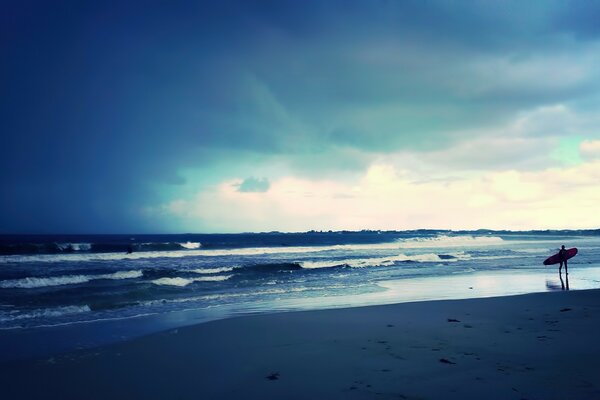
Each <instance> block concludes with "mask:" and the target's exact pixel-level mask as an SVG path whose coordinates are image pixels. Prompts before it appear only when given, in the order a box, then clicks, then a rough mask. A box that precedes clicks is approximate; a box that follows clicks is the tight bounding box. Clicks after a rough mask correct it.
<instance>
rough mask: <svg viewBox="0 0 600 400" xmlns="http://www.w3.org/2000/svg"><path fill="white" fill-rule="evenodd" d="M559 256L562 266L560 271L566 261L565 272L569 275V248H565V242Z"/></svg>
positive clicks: (559, 270) (559, 269) (560, 269)
mask: <svg viewBox="0 0 600 400" xmlns="http://www.w3.org/2000/svg"><path fill="white" fill-rule="evenodd" d="M558 258H559V259H560V266H559V267H558V273H559V274H560V273H561V272H562V266H563V263H565V274H567V275H569V270H568V269H567V249H565V245H564V244H563V245H562V247H561V248H560V251H559V252H558Z"/></svg>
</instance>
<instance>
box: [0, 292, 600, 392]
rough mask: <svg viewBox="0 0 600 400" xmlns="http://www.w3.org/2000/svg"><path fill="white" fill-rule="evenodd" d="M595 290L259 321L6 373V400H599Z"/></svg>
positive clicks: (34, 363)
mask: <svg viewBox="0 0 600 400" xmlns="http://www.w3.org/2000/svg"><path fill="white" fill-rule="evenodd" d="M599 331H600V290H583V291H570V292H569V291H565V292H551V293H539V294H528V295H521V296H511V297H497V298H484V299H468V300H445V301H428V302H418V303H404V304H394V305H382V306H370V307H356V308H348V309H336V310H321V311H306V312H291V313H280V314H271V315H257V316H249V317H239V318H232V319H227V320H221V321H213V322H209V323H205V324H199V325H195V326H190V327H186V328H180V329H176V330H171V331H167V332H163V333H159V334H154V335H150V336H146V337H142V338H138V339H135V340H131V341H128V342H124V343H119V344H115V345H110V346H104V347H100V348H95V349H89V350H82V351H77V352H71V353H66V354H62V355H59V356H55V357H50V358H48V357H46V358H41V359H34V360H21V361H9V362H3V363H2V364H0V384H1V385H2V391H1V393H2V394H3V398H7V399H13V398H27V399H29V398H56V399H81V398H88V399H107V398H113V399H136V398H140V399H142V398H143V399H167V398H169V399H284V398H285V399H440V398H443V399H480V398H486V399H590V398H600V382H599V381H598V377H599V376H600V342H599V339H598V335H597V333H598V332H599Z"/></svg>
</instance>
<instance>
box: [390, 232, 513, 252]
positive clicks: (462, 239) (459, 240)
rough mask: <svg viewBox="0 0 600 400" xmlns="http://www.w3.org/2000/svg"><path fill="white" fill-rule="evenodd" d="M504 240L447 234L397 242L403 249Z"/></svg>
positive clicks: (487, 244)
mask: <svg viewBox="0 0 600 400" xmlns="http://www.w3.org/2000/svg"><path fill="white" fill-rule="evenodd" d="M505 243H506V242H505V241H504V240H503V239H502V238H501V237H498V236H469V235H461V236H449V235H439V236H435V237H419V238H410V239H400V240H398V242H397V244H398V246H399V247H400V248H403V249H421V248H437V247H479V246H495V245H502V244H505Z"/></svg>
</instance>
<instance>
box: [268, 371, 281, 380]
mask: <svg viewBox="0 0 600 400" xmlns="http://www.w3.org/2000/svg"><path fill="white" fill-rule="evenodd" d="M265 379H268V380H270V381H276V380H278V379H279V372H272V373H270V374H269V375H267V376H265Z"/></svg>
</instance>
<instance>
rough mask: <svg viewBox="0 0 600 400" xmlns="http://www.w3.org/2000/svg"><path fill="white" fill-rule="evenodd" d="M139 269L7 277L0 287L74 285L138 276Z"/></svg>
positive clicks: (29, 287)
mask: <svg viewBox="0 0 600 400" xmlns="http://www.w3.org/2000/svg"><path fill="white" fill-rule="evenodd" d="M141 276H142V271H141V270H135V271H118V272H115V273H112V274H102V275H62V276H50V277H27V278H21V279H9V280H5V281H0V288H4V289H32V288H41V287H48V286H62V285H75V284H79V283H86V282H89V281H92V280H97V279H132V278H140V277H141Z"/></svg>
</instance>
